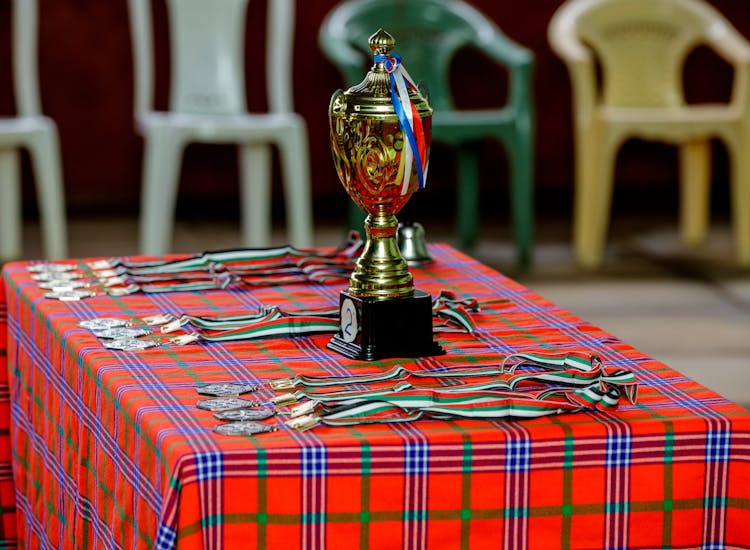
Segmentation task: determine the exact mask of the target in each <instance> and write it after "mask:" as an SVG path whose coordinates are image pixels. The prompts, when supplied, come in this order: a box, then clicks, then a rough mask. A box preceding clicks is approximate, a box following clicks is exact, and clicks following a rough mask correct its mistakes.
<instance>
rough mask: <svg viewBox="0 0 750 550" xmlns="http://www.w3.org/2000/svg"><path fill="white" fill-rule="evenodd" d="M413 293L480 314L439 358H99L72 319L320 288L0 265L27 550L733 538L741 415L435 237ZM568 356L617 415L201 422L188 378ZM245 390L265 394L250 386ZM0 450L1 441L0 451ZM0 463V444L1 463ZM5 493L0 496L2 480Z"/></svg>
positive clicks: (208, 417) (193, 307)
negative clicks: (56, 283)
mask: <svg viewBox="0 0 750 550" xmlns="http://www.w3.org/2000/svg"><path fill="white" fill-rule="evenodd" d="M432 251H433V253H434V254H435V256H436V262H435V263H434V264H433V265H430V266H428V267H426V268H424V269H414V270H413V273H414V276H415V280H416V283H417V286H418V287H419V288H421V289H424V290H426V291H428V292H430V293H432V294H436V293H437V292H438V291H439V290H441V289H450V290H453V291H455V292H457V293H458V294H459V295H465V296H471V297H474V298H476V299H478V300H479V302H480V304H482V311H481V312H480V313H478V314H476V315H475V319H476V321H477V323H478V326H479V330H478V331H477V332H476V333H475V334H471V335H467V334H441V335H440V336H439V340H440V342H441V344H443V346H444V347H445V348H446V349H447V351H448V354H447V355H445V356H442V357H433V358H425V359H419V360H400V361H396V360H388V361H379V362H374V363H364V362H356V361H351V360H348V359H345V358H342V357H340V356H338V355H336V354H335V353H333V352H330V351H328V350H326V347H325V345H326V342H327V340H328V337H327V336H316V337H302V338H295V339H269V340H263V341H258V342H251V343H248V342H237V343H226V344H221V343H211V344H200V345H190V346H185V347H161V348H157V349H150V350H146V351H140V352H118V351H110V350H107V349H105V348H103V347H102V345H101V343H100V341H99V340H97V338H95V337H94V336H92V335H91V334H90V333H89V331H87V330H85V329H83V328H80V327H79V326H78V325H77V323H78V321H80V320H82V319H87V318H93V317H100V316H119V317H131V316H132V317H136V316H138V317H140V316H143V315H149V314H156V313H162V312H171V313H180V312H189V313H194V314H213V315H216V314H226V315H229V314H238V313H241V312H248V311H255V310H257V309H258V307H259V306H261V305H263V304H281V305H284V306H285V307H287V308H288V309H293V308H296V307H300V308H301V307H323V306H332V305H335V304H337V303H338V291H339V290H340V287H338V286H336V285H316V284H311V285H290V286H285V287H265V288H255V289H252V290H249V291H211V292H204V293H174V294H163V295H150V296H146V295H133V296H128V297H124V298H110V297H106V296H102V297H95V298H91V299H87V300H84V301H80V302H67V303H62V302H57V301H54V300H49V299H45V298H44V297H43V292H42V291H41V290H39V289H38V288H37V285H36V284H35V283H34V282H32V280H31V278H30V274H29V273H28V272H27V270H26V266H25V265H24V264H10V265H8V266H6V268H5V272H4V275H5V279H6V294H7V307H8V331H9V338H8V342H9V348H8V361H9V365H8V367H9V373H10V390H11V418H12V423H11V441H12V448H13V461H14V468H15V470H14V475H15V482H16V504H17V507H18V510H19V514H18V516H19V522H18V527H19V531H20V535H19V536H20V540H21V542H22V544H23V545H24V546H26V547H29V548H36V547H49V546H53V547H69V548H114V547H123V548H150V547H157V548H173V547H175V546H179V548H181V549H185V548H188V549H190V548H230V549H231V548H255V547H259V548H387V549H391V548H404V549H411V548H430V549H433V548H447V549H451V550H453V549H460V548H493V549H495V548H500V547H503V548H540V549H548V548H586V549H601V548H626V547H627V548H657V547H658V548H716V549H718V548H730V547H731V548H750V413H748V412H747V411H746V410H744V409H743V408H741V407H739V406H738V405H735V404H733V403H730V402H728V401H726V400H725V399H723V398H721V397H720V396H718V395H716V394H715V393H713V392H711V391H710V390H708V389H706V388H703V387H702V386H700V385H698V384H697V383H695V382H693V381H692V380H690V379H688V378H686V377H685V376H683V375H681V374H680V373H678V372H675V371H674V370H672V369H670V368H669V367H667V366H665V365H663V364H661V363H659V362H658V361H655V360H654V359H651V358H649V357H647V356H646V355H644V354H643V353H640V352H639V351H637V350H635V349H633V348H632V347H631V346H629V345H627V344H626V343H623V342H621V341H619V340H618V339H616V338H614V337H613V336H611V335H609V334H607V333H605V332H603V331H602V330H601V329H599V328H597V327H595V326H593V325H591V324H590V323H588V322H586V321H584V320H582V319H579V318H577V317H575V316H573V315H572V314H570V313H568V312H567V311H564V310H562V309H560V308H559V307H557V306H555V305H554V304H552V303H550V302H548V301H546V300H544V299H543V298H541V297H539V296H537V295H535V294H534V293H532V292H530V291H529V290H528V289H526V288H524V287H523V286H521V285H519V284H517V283H515V282H513V281H511V280H509V279H507V278H505V277H503V276H502V275H500V274H498V273H497V272H495V271H493V270H491V269H489V268H487V267H485V266H483V265H481V264H479V263H477V262H475V261H473V260H471V259H470V258H468V257H466V256H464V255H462V254H460V253H458V252H456V251H454V250H453V249H451V248H449V247H447V246H443V245H438V246H434V247H433V248H432ZM521 350H523V351H542V350H555V351H573V350H587V351H591V352H595V353H597V354H599V355H600V356H602V358H603V360H604V361H605V364H607V365H612V366H620V367H623V368H626V369H629V370H632V371H633V372H635V373H636V375H637V377H638V382H639V400H638V403H637V404H636V405H621V406H620V408H619V409H618V410H617V411H614V412H612V411H610V412H597V413H575V414H568V415H560V416H553V417H545V418H540V419H533V420H524V421H506V422H482V421H476V420H460V421H442V420H441V421H437V420H424V421H419V422H416V423H411V424H390V425H371V426H354V427H337V428H332V427H325V426H319V427H317V428H315V429H313V430H311V431H307V432H302V433H300V432H293V431H290V430H287V429H285V428H284V427H281V422H280V419H276V420H275V422H278V423H279V426H280V427H281V429H280V430H279V431H277V432H273V433H268V434H261V435H258V436H255V437H238V438H231V437H226V436H220V435H217V434H215V433H214V432H213V431H212V429H213V427H214V426H215V425H216V424H217V422H218V421H216V420H215V419H214V418H213V417H212V414H211V413H209V412H207V411H202V410H199V409H197V408H196V407H195V404H196V402H197V401H198V400H199V399H200V396H198V395H197V394H196V391H195V387H196V384H198V383H202V382H215V381H237V382H248V383H259V382H263V381H265V380H268V379H272V378H278V377H282V376H290V375H294V374H296V373H302V372H304V373H308V374H325V373H329V374H343V373H365V372H373V371H384V370H386V369H388V368H391V367H392V366H393V365H394V364H396V363H401V364H405V365H407V366H409V367H410V368H427V367H435V366H439V365H466V364H497V363H498V362H499V360H500V359H502V358H503V357H504V356H506V355H507V354H509V353H511V352H516V351H521ZM260 395H261V396H262V397H266V398H268V397H270V396H271V395H273V394H272V392H270V391H267V390H262V391H261V392H260ZM1 443H2V440H0V444H1ZM0 458H2V455H1V454H0ZM3 489H5V486H3Z"/></svg>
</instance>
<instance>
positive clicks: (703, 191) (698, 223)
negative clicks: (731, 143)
mask: <svg viewBox="0 0 750 550" xmlns="http://www.w3.org/2000/svg"><path fill="white" fill-rule="evenodd" d="M710 165H711V143H710V142H709V141H708V140H696V141H691V142H688V143H684V144H682V145H680V180H681V184H682V189H680V233H681V236H682V240H683V241H684V242H685V243H686V244H689V245H697V244H700V243H701V242H703V240H705V238H706V230H707V228H708V211H709V201H710V199H709V184H710V182H711V169H710Z"/></svg>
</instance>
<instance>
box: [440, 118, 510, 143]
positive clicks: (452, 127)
mask: <svg viewBox="0 0 750 550" xmlns="http://www.w3.org/2000/svg"><path fill="white" fill-rule="evenodd" d="M517 121H518V118H517V115H516V113H515V112H514V111H511V110H510V109H492V110H489V109H485V110H473V111H443V112H436V113H435V114H434V115H433V116H432V137H433V139H434V140H436V141H443V142H447V143H451V144H454V145H456V144H460V143H463V142H466V141H471V140H476V139H481V138H483V137H487V136H497V135H498V134H505V133H506V132H507V131H508V130H510V129H512V128H514V127H515V125H516V124H517Z"/></svg>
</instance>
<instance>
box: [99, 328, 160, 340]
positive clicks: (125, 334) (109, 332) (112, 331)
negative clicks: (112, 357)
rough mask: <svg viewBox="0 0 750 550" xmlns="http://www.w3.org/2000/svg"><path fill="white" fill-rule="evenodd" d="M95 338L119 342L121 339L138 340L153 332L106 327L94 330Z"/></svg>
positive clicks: (142, 329) (141, 329) (145, 329)
mask: <svg viewBox="0 0 750 550" xmlns="http://www.w3.org/2000/svg"><path fill="white" fill-rule="evenodd" d="M92 332H93V333H94V336H96V337H97V338H104V339H105V340H119V339H121V338H138V337H139V336H145V335H147V334H151V331H150V330H148V329H147V328H143V327H122V326H120V327H104V328H101V329H92Z"/></svg>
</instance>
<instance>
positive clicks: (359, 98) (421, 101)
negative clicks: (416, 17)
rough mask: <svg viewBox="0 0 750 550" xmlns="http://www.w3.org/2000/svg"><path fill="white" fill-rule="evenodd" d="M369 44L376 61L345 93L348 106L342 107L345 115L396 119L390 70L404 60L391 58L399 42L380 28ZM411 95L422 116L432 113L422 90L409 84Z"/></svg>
mask: <svg viewBox="0 0 750 550" xmlns="http://www.w3.org/2000/svg"><path fill="white" fill-rule="evenodd" d="M369 45H370V51H372V53H373V56H374V58H375V64H374V65H373V66H372V68H371V69H370V71H369V72H368V73H367V75H365V79H364V80H363V81H362V82H360V83H359V84H357V85H356V86H352V87H351V88H349V89H348V90H346V91H345V92H344V96H345V97H346V101H345V102H344V103H345V106H344V105H341V106H340V107H344V109H345V113H342V114H346V115H348V116H354V117H358V116H362V117H368V118H372V117H375V118H393V119H396V118H397V115H396V111H395V109H394V106H393V102H392V100H391V86H390V78H391V75H390V72H391V71H392V68H393V66H394V64H400V63H401V60H400V58H399V57H398V56H393V57H391V52H392V51H393V49H394V47H395V45H396V41H395V40H394V38H393V37H392V36H391V35H390V34H388V33H387V32H386V31H384V30H383V29H379V30H378V31H377V32H376V33H375V34H373V35H372V36H371V37H370V39H369ZM408 94H409V99H410V100H411V101H412V103H413V104H414V106H415V107H416V109H417V112H418V113H419V116H420V118H425V117H428V116H432V109H431V108H430V105H429V103H428V102H427V99H426V98H425V97H424V96H423V95H422V94H421V93H420V92H419V90H418V89H416V88H412V87H409V88H408Z"/></svg>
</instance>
